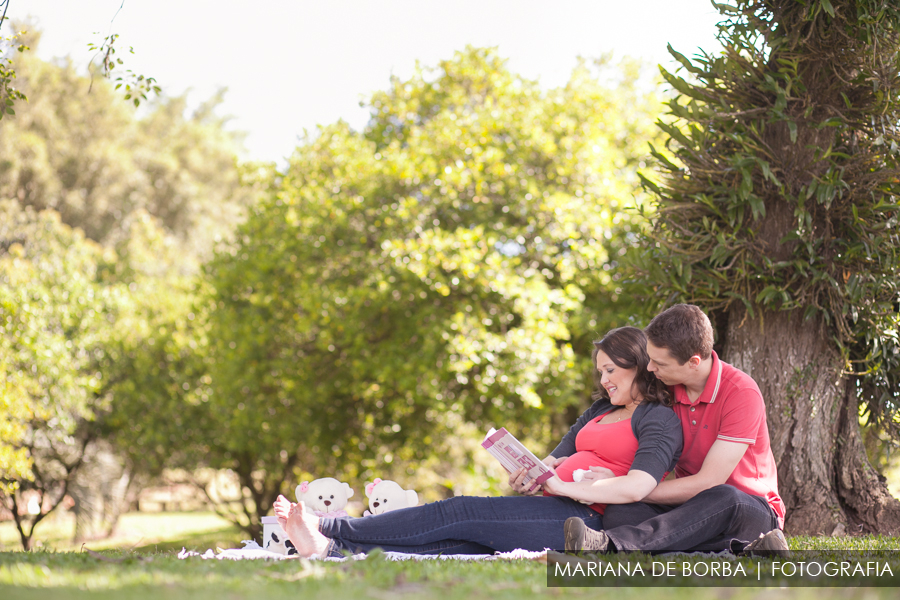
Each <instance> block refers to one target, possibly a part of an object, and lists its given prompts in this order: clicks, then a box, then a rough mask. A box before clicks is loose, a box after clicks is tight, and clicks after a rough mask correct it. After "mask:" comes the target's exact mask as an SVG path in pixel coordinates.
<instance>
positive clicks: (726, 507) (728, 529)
mask: <svg viewBox="0 0 900 600" xmlns="http://www.w3.org/2000/svg"><path fill="white" fill-rule="evenodd" d="M603 523H604V526H605V528H606V535H608V536H609V538H610V540H612V542H613V544H614V545H615V549H616V550H618V551H619V552H633V551H644V552H679V551H684V552H688V551H689V552H718V551H721V550H730V551H732V552H734V553H738V552H740V551H741V550H743V549H744V546H746V545H747V544H748V543H750V542H752V541H753V540H755V539H756V538H758V537H759V534H760V533H768V532H769V531H771V530H773V529H776V528H777V527H778V519H777V517H776V516H775V511H774V510H772V508H771V507H770V506H769V505H768V503H766V501H765V499H764V498H761V497H759V496H751V495H749V494H746V493H744V492H742V491H740V490H738V489H737V488H734V487H732V486H730V485H718V486H716V487H714V488H710V489H708V490H706V491H703V492H700V493H699V494H697V495H696V496H694V497H693V498H691V499H690V500H688V501H687V502H685V503H684V504H681V505H679V506H663V505H658V504H644V503H643V502H635V503H633V504H610V505H609V506H607V507H606V513H605V514H604V517H603Z"/></svg>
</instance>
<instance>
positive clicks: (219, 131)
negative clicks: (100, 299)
mask: <svg viewBox="0 0 900 600" xmlns="http://www.w3.org/2000/svg"><path fill="white" fill-rule="evenodd" d="M39 38H40V34H39V33H35V32H31V33H28V34H25V35H24V36H22V37H21V41H22V42H23V43H27V44H28V45H29V46H30V47H32V48H36V47H37V45H38V42H39ZM16 66H17V79H18V82H19V85H20V88H21V91H22V92H23V93H25V94H26V95H27V96H28V97H29V101H28V102H22V103H19V104H18V114H17V115H16V118H15V119H4V120H3V122H2V123H0V198H11V199H15V200H17V201H18V202H19V203H20V204H21V205H23V206H32V207H34V208H35V209H37V210H42V209H45V208H52V209H53V210H56V211H57V212H59V213H60V214H61V215H62V219H63V222H65V223H67V224H68V225H70V226H73V227H80V228H81V229H82V230H83V231H84V232H85V234H86V235H87V237H89V238H91V239H93V240H96V241H100V242H103V243H113V244H114V243H116V242H117V240H118V238H119V237H121V236H122V235H124V234H125V233H126V232H127V230H128V219H129V216H130V215H131V214H132V213H133V212H135V211H141V210H143V211H146V212H147V213H149V214H151V215H153V216H155V217H157V218H159V219H160V220H161V221H162V224H163V226H164V227H165V228H166V229H167V230H169V231H170V232H171V233H173V234H175V235H176V236H178V237H179V239H181V240H182V242H183V244H184V246H185V248H186V249H187V250H188V251H189V252H190V253H202V252H208V250H209V249H210V248H211V246H212V244H213V243H214V240H215V239H216V237H221V236H224V235H225V234H226V233H227V232H228V231H229V230H230V228H231V227H232V226H233V224H234V223H235V222H236V221H237V219H238V217H239V216H240V214H241V211H242V208H243V206H244V205H245V204H246V203H247V202H248V201H249V194H248V192H246V191H245V188H244V187H243V186H242V181H241V172H240V168H239V166H238V163H237V158H236V155H237V153H238V151H239V138H238V137H236V135H235V134H233V133H231V132H228V131H226V130H225V129H224V125H225V121H226V119H225V118H223V117H220V116H218V115H217V114H216V112H215V111H216V108H217V107H218V106H219V103H220V100H221V96H216V97H213V98H211V99H210V100H209V101H207V102H205V103H203V104H201V105H200V106H199V107H197V108H196V109H194V110H193V111H192V112H189V111H188V107H187V101H186V98H185V97H176V98H165V97H164V98H159V99H152V100H150V101H148V102H145V103H144V104H142V111H145V112H144V113H143V114H142V115H141V116H140V117H139V116H138V114H137V113H136V112H135V110H134V106H133V105H132V104H131V102H129V101H126V100H124V99H123V98H122V97H121V92H119V91H116V90H115V89H114V85H113V84H112V83H111V82H110V81H108V80H106V79H102V78H99V79H95V80H94V81H93V82H91V81H90V80H89V79H88V78H87V77H85V76H83V75H82V74H80V73H79V72H78V71H77V70H76V69H75V68H74V66H73V65H72V63H71V61H69V60H67V59H65V60H61V61H56V62H46V61H42V60H40V59H39V58H37V57H36V56H34V55H33V54H31V53H26V54H24V55H23V56H22V57H21V60H20V61H19V62H18V63H17V65H16Z"/></svg>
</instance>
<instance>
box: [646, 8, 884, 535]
mask: <svg viewBox="0 0 900 600" xmlns="http://www.w3.org/2000/svg"><path fill="white" fill-rule="evenodd" d="M716 6H717V7H718V8H719V10H720V11H722V13H723V15H724V16H725V21H723V23H722V24H721V25H720V41H721V42H722V44H723V47H724V51H723V52H722V53H721V54H716V55H713V54H706V53H704V54H702V55H700V56H698V57H696V58H695V59H694V60H688V59H687V58H685V57H683V56H682V55H680V54H678V53H677V52H675V51H674V50H672V54H673V56H675V58H677V59H678V60H679V61H680V63H681V65H682V67H683V69H684V72H685V75H684V76H678V75H675V74H671V73H667V72H663V75H664V77H665V79H666V81H667V82H668V83H669V84H670V85H671V86H672V87H673V88H674V89H675V90H676V92H677V96H676V98H675V99H673V100H672V101H671V102H669V109H670V113H671V116H672V117H673V122H671V123H663V124H661V127H662V129H663V130H664V131H665V133H666V135H667V137H668V140H667V145H666V148H667V150H668V151H669V152H662V151H660V152H657V153H655V156H656V158H657V159H658V161H659V163H660V164H661V166H662V168H663V170H664V172H665V175H664V177H663V181H662V182H661V184H660V185H656V184H654V183H652V182H650V181H647V187H648V188H649V189H650V190H651V191H652V192H653V194H654V195H655V196H656V197H657V198H658V200H659V212H658V218H657V219H656V228H655V230H654V235H653V241H655V242H656V248H657V249H658V252H656V253H654V254H652V255H650V256H648V260H647V263H646V266H647V268H648V270H650V271H653V272H655V276H654V277H653V278H652V280H653V281H654V282H655V283H658V284H659V288H658V290H657V293H658V296H657V297H658V298H659V299H660V300H661V301H663V302H671V301H674V300H676V299H678V300H684V301H689V302H695V303H698V304H702V305H704V306H706V307H707V308H709V309H711V310H712V311H713V313H714V316H716V318H717V322H718V325H719V329H720V334H721V337H722V339H720V342H721V343H722V344H723V347H724V349H725V351H726V353H727V354H728V357H729V358H730V359H731V360H732V361H733V362H736V363H737V364H739V365H740V366H742V367H743V368H745V370H748V372H751V374H754V376H755V377H756V378H757V380H758V381H761V382H762V385H763V390H764V394H766V398H767V401H769V404H770V411H769V414H770V426H771V428H772V429H773V441H774V446H773V447H774V449H775V451H776V458H778V459H779V460H780V462H781V465H782V470H780V471H779V476H780V479H781V480H782V491H783V495H785V499H786V500H787V502H788V506H789V509H792V511H791V510H789V513H790V514H793V515H794V517H793V518H791V517H789V525H791V524H792V523H793V525H794V527H795V529H794V530H795V531H811V532H815V531H822V530H826V531H831V529H832V528H834V527H835V526H836V525H837V526H839V527H843V526H844V524H845V523H846V524H849V523H854V524H856V523H863V524H864V525H865V526H867V527H870V528H873V530H876V531H885V529H882V528H881V527H882V526H883V527H889V528H894V527H900V520H898V519H897V508H896V506H894V505H893V504H892V503H890V502H889V501H888V500H885V499H883V498H881V497H880V496H883V494H880V493H876V492H874V491H872V490H874V489H875V488H877V487H878V486H879V485H880V484H878V482H877V480H875V478H874V477H873V476H871V474H870V473H869V472H870V469H869V470H867V469H868V468H867V466H866V465H864V464H862V463H859V465H857V463H858V462H859V457H858V456H856V455H855V454H854V453H855V452H856V449H857V447H858V446H859V444H858V443H857V440H858V431H857V429H858V428H857V426H856V415H857V409H856V402H857V400H861V401H863V402H864V403H865V406H866V409H867V410H868V411H869V413H870V415H871V416H872V417H873V421H877V423H878V424H879V426H881V427H883V428H886V429H888V430H890V431H892V432H893V433H894V434H895V436H896V435H897V433H898V423H900V421H898V419H897V414H898V409H900V403H898V395H897V394H898V383H900V379H898V376H900V352H898V350H900V340H898V333H897V332H898V300H900V289H898V275H900V272H898V266H900V260H898V254H897V248H898V243H900V238H898V204H897V194H898V192H900V186H898V178H900V148H898V142H900V139H898V129H897V124H898V122H900V101H898V98H900V97H898V89H900V88H898V81H900V80H898V78H897V73H898V69H900V44H898V35H900V6H898V5H897V3H896V2H887V1H881V0H859V1H837V0H834V1H831V0H813V1H811V2H773V1H763V0H738V1H736V2H734V3H733V5H724V4H719V5H716ZM673 155H674V156H673ZM810 406H813V407H815V408H812V409H810V408H809V407H810ZM773 408H774V410H773ZM857 466H858V468H857ZM855 473H859V474H861V475H859V476H857V475H855ZM866 473H869V474H868V475H866ZM810 486H819V487H815V489H813V487H810ZM879 489H880V488H879ZM835 490H837V491H835ZM810 498H822V501H821V502H822V503H821V504H816V503H815V502H813V501H811V500H810ZM839 498H840V499H839ZM877 507H882V508H877ZM891 507H892V508H891ZM888 508H890V510H888ZM835 515H838V516H837V517H835ZM842 515H846V516H842ZM889 515H893V516H890V518H888V516H889ZM845 519H846V521H845ZM885 519H887V520H885ZM888 521H890V523H888ZM826 527H827V529H825V528H826Z"/></svg>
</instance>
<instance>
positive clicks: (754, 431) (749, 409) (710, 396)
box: [674, 352, 784, 529]
mask: <svg viewBox="0 0 900 600" xmlns="http://www.w3.org/2000/svg"><path fill="white" fill-rule="evenodd" d="M674 392H675V406H674V408H675V413H676V414H677V415H678V418H679V419H681V428H682V430H683V431H684V451H683V452H682V453H681V458H680V459H679V460H678V464H677V465H676V466H675V474H676V476H678V477H686V476H688V475H695V474H697V472H698V471H700V467H701V466H702V465H703V461H704V460H705V459H706V454H707V453H708V452H709V449H710V447H711V446H712V445H713V442H715V441H716V440H725V441H726V442H737V443H740V444H747V451H746V452H745V453H744V456H743V457H742V458H741V460H740V462H738V464H737V466H736V467H735V468H734V471H733V472H732V473H731V476H730V477H729V478H728V480H727V481H726V482H725V483H727V484H728V485H731V486H734V487H736V488H737V489H739V490H741V491H742V492H745V493H747V494H751V495H753V496H761V497H763V498H765V499H766V502H768V503H769V506H771V507H772V510H774V511H775V514H776V515H778V526H779V527H781V528H782V529H783V528H784V502H782V501H781V497H780V496H779V495H778V473H777V470H776V467H775V457H774V456H773V455H772V448H771V446H770V445H769V428H768V426H767V425H766V407H765V405H764V404H763V398H762V394H761V393H760V391H759V386H757V385H756V382H755V381H753V379H751V378H750V376H749V375H747V374H746V373H744V372H743V371H740V370H738V369H736V368H734V367H732V366H731V365H729V364H728V363H726V362H722V361H721V360H719V357H718V356H717V355H716V353H715V352H713V353H712V371H711V372H710V374H709V379H707V380H706V387H704V388H703V393H702V394H701V395H700V398H698V399H697V402H694V403H691V401H690V400H689V399H688V395H687V390H686V389H685V387H684V386H683V385H676V386H674Z"/></svg>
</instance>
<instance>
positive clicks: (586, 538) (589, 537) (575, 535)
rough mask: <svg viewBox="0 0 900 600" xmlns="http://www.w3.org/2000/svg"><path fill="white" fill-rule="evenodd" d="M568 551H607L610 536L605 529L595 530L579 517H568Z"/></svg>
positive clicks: (566, 532) (566, 526)
mask: <svg viewBox="0 0 900 600" xmlns="http://www.w3.org/2000/svg"><path fill="white" fill-rule="evenodd" d="M563 531H564V532H565V534H566V552H580V551H582V550H584V551H587V552H606V549H607V548H608V547H609V537H608V536H607V535H606V533H605V532H603V531H594V530H593V529H591V528H590V527H588V526H587V525H585V524H584V521H582V520H581V519H579V518H578V517H569V518H568V519H566V525H565V527H564V528H563Z"/></svg>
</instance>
